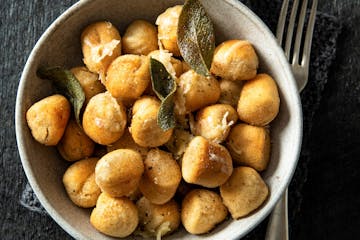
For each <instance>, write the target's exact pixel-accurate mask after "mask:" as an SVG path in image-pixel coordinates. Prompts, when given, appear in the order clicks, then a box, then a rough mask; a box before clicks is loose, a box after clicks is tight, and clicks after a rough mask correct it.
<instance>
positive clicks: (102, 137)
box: [83, 92, 127, 145]
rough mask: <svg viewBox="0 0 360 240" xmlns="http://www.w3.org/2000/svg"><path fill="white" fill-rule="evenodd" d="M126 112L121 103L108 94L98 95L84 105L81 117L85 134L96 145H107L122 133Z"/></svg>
mask: <svg viewBox="0 0 360 240" xmlns="http://www.w3.org/2000/svg"><path fill="white" fill-rule="evenodd" d="M126 118H127V116H126V111H125V107H124V106H123V105H122V103H121V102H119V101H117V100H116V99H115V98H114V97H113V96H111V94H110V93H108V92H105V93H99V94H98V95H96V96H94V97H92V98H91V99H90V101H89V103H88V105H86V108H85V111H84V115H83V128H84V131H85V133H86V134H87V135H88V136H89V137H90V138H91V139H92V140H93V141H94V142H96V143H98V144H102V145H108V144H112V143H114V142H116V141H117V140H118V139H119V138H120V137H121V136H122V135H123V133H124V129H125V126H126Z"/></svg>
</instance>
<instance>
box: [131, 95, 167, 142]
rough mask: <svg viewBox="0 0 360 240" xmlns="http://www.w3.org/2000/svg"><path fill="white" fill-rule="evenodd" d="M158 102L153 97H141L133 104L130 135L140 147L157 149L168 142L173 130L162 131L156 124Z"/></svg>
mask: <svg viewBox="0 0 360 240" xmlns="http://www.w3.org/2000/svg"><path fill="white" fill-rule="evenodd" d="M159 108H160V101H159V100H157V99H155V98H153V97H148V96H145V97H142V98H140V99H139V100H137V101H136V102H135V103H134V106H133V110H132V113H133V115H132V119H131V125H130V133H131V136H132V137H133V139H134V141H135V142H136V143H137V144H139V145H140V146H142V147H158V146H161V145H163V144H164V143H166V142H167V141H169V139H170V138H171V135H172V132H173V129H172V128H171V129H169V130H166V131H164V130H162V129H161V128H160V127H159V125H158V124H157V114H158V112H159Z"/></svg>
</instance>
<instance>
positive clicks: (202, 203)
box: [181, 189, 227, 234]
mask: <svg viewBox="0 0 360 240" xmlns="http://www.w3.org/2000/svg"><path fill="white" fill-rule="evenodd" d="M226 216H227V209H226V207H225V206H224V204H223V203H222V200H221V198H220V196H219V195H218V194H216V193H215V192H212V191H209V190H206V189H194V190H192V191H191V192H189V193H188V194H187V195H186V196H185V198H184V200H183V201H182V206H181V222H182V224H183V225H184V227H185V229H186V230H187V231H188V232H189V233H192V234H203V233H207V232H209V231H210V230H211V229H213V228H214V227H215V226H216V225H217V224H219V223H221V222H222V221H224V220H225V218H226Z"/></svg>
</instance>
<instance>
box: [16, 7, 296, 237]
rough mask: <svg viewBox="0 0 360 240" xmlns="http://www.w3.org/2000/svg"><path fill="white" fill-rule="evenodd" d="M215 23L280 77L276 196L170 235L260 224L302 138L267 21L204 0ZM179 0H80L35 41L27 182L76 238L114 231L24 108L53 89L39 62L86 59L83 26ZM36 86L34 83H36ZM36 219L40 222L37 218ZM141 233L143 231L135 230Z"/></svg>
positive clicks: (291, 87)
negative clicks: (69, 185) (97, 220)
mask: <svg viewBox="0 0 360 240" xmlns="http://www.w3.org/2000/svg"><path fill="white" fill-rule="evenodd" d="M201 2H202V4H203V5H204V7H205V8H206V10H207V13H208V14H209V16H210V17H211V19H212V21H213V23H214V25H215V30H216V41H217V42H221V41H224V40H227V39H247V40H249V41H250V42H251V43H252V44H253V45H254V47H255V49H256V51H257V54H258V56H259V59H260V70H259V72H266V73H269V74H270V75H272V77H273V78H274V79H275V80H276V82H277V84H278V88H279V92H280V98H281V107H280V112H279V115H278V116H277V118H276V119H275V120H274V121H273V122H272V124H271V139H272V154H271V161H270V165H269V166H268V169H267V170H266V171H264V172H263V173H262V176H263V178H264V179H265V181H266V183H267V184H268V186H269V188H270V196H269V198H268V199H267V200H266V202H265V203H264V204H263V206H262V207H261V208H259V209H258V210H257V211H255V212H254V213H252V214H250V215H249V216H248V217H245V218H242V219H239V220H236V221H235V220H227V221H225V222H223V223H222V224H220V225H219V226H217V227H216V228H215V229H214V230H213V231H211V232H210V233H208V234H205V235H201V236H196V235H190V234H188V233H187V232H186V231H185V230H184V229H180V230H179V231H177V232H176V233H174V234H172V235H171V236H168V237H166V238H165V239H239V238H241V237H243V236H244V235H245V234H246V233H248V232H249V231H250V230H251V229H253V228H254V227H255V226H256V225H258V224H259V223H260V222H261V221H262V220H263V219H264V218H265V217H266V216H267V215H268V214H269V213H270V211H271V210H272V208H273V207H274V205H275V203H276V202H277V201H278V199H279V198H280V196H281V194H282V193H283V192H284V190H285V188H286V187H287V185H288V183H289V182H290V180H291V177H292V175H293V172H294V170H295V167H296V163H297V159H298V156H299V152H300V145H301V139H302V112H301V103H300V100H299V95H298V91H297V89H296V84H295V81H294V78H293V75H292V73H291V70H290V66H289V64H288V62H287V60H286V58H285V56H284V53H283V51H282V49H281V48H280V47H279V46H278V44H277V42H276V39H275V37H274V36H273V34H272V33H271V32H270V30H269V29H268V28H267V27H266V26H265V24H264V23H263V22H262V21H261V20H260V19H259V18H258V17H257V16H256V15H255V14H254V13H253V12H251V11H250V10H249V9H248V8H247V7H245V6H244V5H243V4H241V3H240V2H238V1H236V0H221V1H220V0H203V1H201ZM183 3H184V2H183V1H179V0H139V1H135V0H82V1H79V2H78V3H76V4H75V5H73V6H72V7H71V8H69V9H68V10H67V11H66V12H64V13H63V14H62V15H61V16H60V17H59V18H58V19H57V20H56V21H55V22H54V23H53V24H51V26H50V27H49V28H48V29H47V30H46V32H45V33H44V34H43V35H42V37H41V38H40V40H39V41H38V42H37V44H36V46H35V47H34V49H33V51H32V52H31V54H30V56H29V59H28V61H27V63H26V66H25V68H24V71H23V74H22V76H21V81H20V85H19V89H18V94H17V99H16V135H17V143H18V147H19V152H20V156H21V160H22V164H23V167H24V170H25V173H26V175H27V177H28V179H29V182H30V184H31V186H32V188H33V189H34V191H35V193H36V195H37V196H38V198H39V200H40V202H41V203H42V205H43V206H44V208H45V209H46V210H47V211H48V213H49V214H50V216H51V217H52V218H53V219H54V220H55V221H56V222H57V223H58V224H59V225H60V226H61V227H62V228H63V229H65V230H66V231H67V232H68V233H69V234H70V235H72V236H73V237H74V238H76V239H97V240H104V239H113V238H111V237H108V236H105V235H103V234H101V233H100V232H98V231H96V230H95V229H94V228H93V227H92V226H91V225H90V221H89V216H90V210H86V209H81V208H79V207H77V206H75V205H74V204H73V203H72V202H71V201H70V199H69V198H68V196H67V195H66V192H65V189H64V187H63V184H62V176H63V173H64V172H65V170H66V167H67V166H68V163H66V162H65V161H64V160H62V159H61V158H60V155H59V154H58V153H57V151H56V148H54V147H46V146H43V145H41V144H39V143H37V142H36V141H35V140H34V139H33V138H32V136H31V133H30V130H29V128H28V126H27V124H26V119H25V113H26V111H27V109H28V108H29V107H30V106H31V105H32V104H33V103H35V102H36V101H38V100H40V99H41V98H43V97H46V96H49V95H50V94H51V93H52V87H51V84H50V83H49V81H45V80H42V79H40V78H38V77H37V76H36V70H37V69H38V67H39V66H41V65H50V66H51V65H60V66H64V67H68V68H70V67H73V66H77V65H82V54H81V47H80V34H81V31H82V30H83V29H84V27H85V26H87V25H88V24H89V23H91V22H94V21H97V20H109V21H111V22H112V23H113V24H114V25H115V26H117V28H118V29H119V30H120V32H121V33H124V30H125V27H126V26H127V25H128V24H129V23H130V22H131V21H133V20H136V19H145V20H149V21H151V22H153V23H154V22H155V19H156V17H157V16H158V15H159V14H160V13H162V12H163V11H164V10H165V9H166V8H168V7H170V6H174V5H176V4H183ZM34 89H36V91H35V90H34ZM34 224H36V223H34ZM129 238H130V239H141V238H140V237H132V236H131V237H129Z"/></svg>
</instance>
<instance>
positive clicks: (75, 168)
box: [63, 158, 101, 208]
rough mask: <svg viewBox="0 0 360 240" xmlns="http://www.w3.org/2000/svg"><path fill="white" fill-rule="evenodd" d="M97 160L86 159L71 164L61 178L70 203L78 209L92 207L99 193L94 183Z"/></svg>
mask: <svg viewBox="0 0 360 240" xmlns="http://www.w3.org/2000/svg"><path fill="white" fill-rule="evenodd" d="M98 160H99V159H98V158H87V159H83V160H80V161H78V162H76V163H74V164H72V165H71V166H70V167H69V168H68V169H67V170H66V172H65V174H64V176H63V183H64V186H65V189H66V192H67V194H68V196H69V197H70V199H71V201H73V203H75V204H76V205H77V206H79V207H83V208H90V207H94V206H95V204H96V201H97V199H98V197H99V195H100V193H101V190H100V188H99V187H98V185H97V184H96V182H95V166H96V163H97V162H98Z"/></svg>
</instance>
